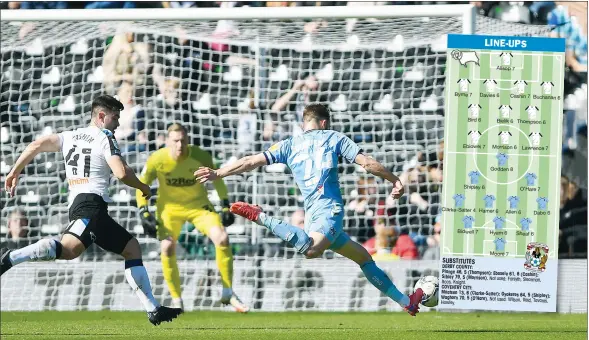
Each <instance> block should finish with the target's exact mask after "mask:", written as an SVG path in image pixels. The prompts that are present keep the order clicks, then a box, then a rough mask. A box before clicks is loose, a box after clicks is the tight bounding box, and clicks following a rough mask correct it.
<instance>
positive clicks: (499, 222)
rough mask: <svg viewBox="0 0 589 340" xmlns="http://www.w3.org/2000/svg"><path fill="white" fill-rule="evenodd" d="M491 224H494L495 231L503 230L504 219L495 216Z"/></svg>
mask: <svg viewBox="0 0 589 340" xmlns="http://www.w3.org/2000/svg"><path fill="white" fill-rule="evenodd" d="M493 222H495V229H497V230H499V229H503V225H504V224H505V218H504V217H499V216H495V218H494V219H493Z"/></svg>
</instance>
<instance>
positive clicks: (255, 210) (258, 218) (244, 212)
mask: <svg viewBox="0 0 589 340" xmlns="http://www.w3.org/2000/svg"><path fill="white" fill-rule="evenodd" d="M231 212H232V213H234V214H236V215H239V216H243V217H245V218H247V219H248V220H250V221H252V222H255V223H257V224H259V225H261V226H265V227H266V228H268V229H269V230H270V231H271V232H272V233H273V234H274V235H276V236H278V237H279V238H280V239H281V240H283V241H285V242H286V243H288V244H289V245H291V246H292V247H294V248H295V249H296V250H297V251H298V252H299V253H301V254H305V253H306V252H307V250H308V249H309V248H310V247H311V245H312V244H313V240H312V239H311V237H309V235H308V234H307V233H306V232H305V231H304V230H303V229H301V228H299V227H295V226H293V225H290V224H288V223H286V222H284V221H282V220H279V219H277V218H274V217H271V216H268V215H266V214H265V213H263V212H262V209H261V208H260V207H258V206H255V205H251V204H248V203H244V202H236V203H233V204H232V205H231Z"/></svg>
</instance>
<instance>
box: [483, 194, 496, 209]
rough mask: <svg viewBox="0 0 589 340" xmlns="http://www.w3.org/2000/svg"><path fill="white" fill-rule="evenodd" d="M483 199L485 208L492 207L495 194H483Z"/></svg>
mask: <svg viewBox="0 0 589 340" xmlns="http://www.w3.org/2000/svg"><path fill="white" fill-rule="evenodd" d="M483 201H485V208H493V202H495V195H485V197H483Z"/></svg>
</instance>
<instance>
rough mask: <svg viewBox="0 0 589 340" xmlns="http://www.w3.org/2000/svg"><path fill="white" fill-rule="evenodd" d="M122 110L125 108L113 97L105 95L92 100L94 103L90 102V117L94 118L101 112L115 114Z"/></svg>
mask: <svg viewBox="0 0 589 340" xmlns="http://www.w3.org/2000/svg"><path fill="white" fill-rule="evenodd" d="M124 108H125V106H123V104H122V103H121V102H120V101H118V100H117V99H116V98H115V97H113V96H109V95H107V94H105V95H102V96H98V97H96V98H94V101H92V117H95V116H96V115H97V114H98V112H100V111H103V110H107V111H110V112H116V111H122V110H123V109H124Z"/></svg>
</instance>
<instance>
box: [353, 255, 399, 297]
mask: <svg viewBox="0 0 589 340" xmlns="http://www.w3.org/2000/svg"><path fill="white" fill-rule="evenodd" d="M360 268H361V269H362V272H364V275H365V276H366V278H367V279H368V281H370V283H372V285H374V286H375V287H376V288H378V290H380V291H381V292H383V293H384V294H385V295H386V296H388V297H390V298H391V299H393V300H394V301H396V302H397V303H398V304H399V305H401V307H405V306H407V305H408V304H409V297H408V296H407V295H405V294H403V293H401V292H400V291H399V290H398V289H397V287H395V285H394V284H393V282H392V281H391V279H389V277H388V276H387V274H385V272H383V271H382V269H380V268H378V267H377V266H376V263H374V261H369V262H366V263H364V264H363V265H361V266H360Z"/></svg>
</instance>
